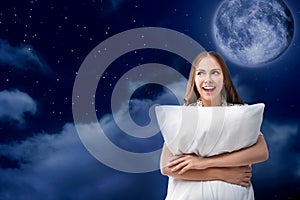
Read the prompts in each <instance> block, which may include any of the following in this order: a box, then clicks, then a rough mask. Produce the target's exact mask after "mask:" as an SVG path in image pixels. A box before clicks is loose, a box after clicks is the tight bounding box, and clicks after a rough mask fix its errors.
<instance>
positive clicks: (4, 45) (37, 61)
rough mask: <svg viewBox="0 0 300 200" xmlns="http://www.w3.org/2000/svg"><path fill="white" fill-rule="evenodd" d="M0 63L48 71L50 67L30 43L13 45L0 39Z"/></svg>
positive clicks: (19, 67) (23, 68) (18, 67)
mask: <svg viewBox="0 0 300 200" xmlns="http://www.w3.org/2000/svg"><path fill="white" fill-rule="evenodd" d="M0 65H3V66H10V67H14V68H17V69H21V70H25V69H33V70H39V71H42V72H48V71H49V70H50V69H49V67H48V66H47V65H46V63H45V62H44V61H43V59H41V57H40V56H39V55H38V54H37V52H36V51H35V50H34V48H33V47H32V46H30V45H26V44H21V45H19V46H12V45H11V44H9V43H8V42H7V41H5V40H2V39H0Z"/></svg>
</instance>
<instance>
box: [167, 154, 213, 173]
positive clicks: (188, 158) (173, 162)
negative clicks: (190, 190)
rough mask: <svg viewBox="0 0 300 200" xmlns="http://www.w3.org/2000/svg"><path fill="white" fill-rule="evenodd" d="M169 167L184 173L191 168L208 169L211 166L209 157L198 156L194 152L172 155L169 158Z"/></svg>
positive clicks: (173, 170)
mask: <svg viewBox="0 0 300 200" xmlns="http://www.w3.org/2000/svg"><path fill="white" fill-rule="evenodd" d="M168 167H169V168H170V169H171V171H172V172H178V174H183V173H185V172H186V171H188V170H191V169H198V170H199V169H206V168H209V163H208V158H203V157H199V156H196V155H194V154H183V155H179V156H172V157H171V158H170V160H169V164H168Z"/></svg>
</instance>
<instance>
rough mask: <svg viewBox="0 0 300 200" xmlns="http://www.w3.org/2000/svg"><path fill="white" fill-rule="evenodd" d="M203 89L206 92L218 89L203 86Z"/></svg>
mask: <svg viewBox="0 0 300 200" xmlns="http://www.w3.org/2000/svg"><path fill="white" fill-rule="evenodd" d="M202 89H203V90H205V91H213V90H214V89H216V87H214V86H203V87H202Z"/></svg>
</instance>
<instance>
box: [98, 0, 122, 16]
mask: <svg viewBox="0 0 300 200" xmlns="http://www.w3.org/2000/svg"><path fill="white" fill-rule="evenodd" d="M101 2H102V1H101ZM124 2H125V0H110V1H104V2H102V4H104V7H103V10H101V14H103V15H110V14H112V13H115V12H117V11H118V10H119V9H120V6H121V5H122V4H123V3H124Z"/></svg>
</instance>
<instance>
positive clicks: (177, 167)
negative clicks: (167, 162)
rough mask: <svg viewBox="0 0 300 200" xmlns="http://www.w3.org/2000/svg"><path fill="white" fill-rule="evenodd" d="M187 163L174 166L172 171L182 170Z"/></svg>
mask: <svg viewBox="0 0 300 200" xmlns="http://www.w3.org/2000/svg"><path fill="white" fill-rule="evenodd" d="M186 165H187V163H185V162H182V163H179V164H177V165H176V166H175V167H173V168H172V169H171V171H172V172H176V171H178V170H181V169H182V168H184V167H185V166H186Z"/></svg>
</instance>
